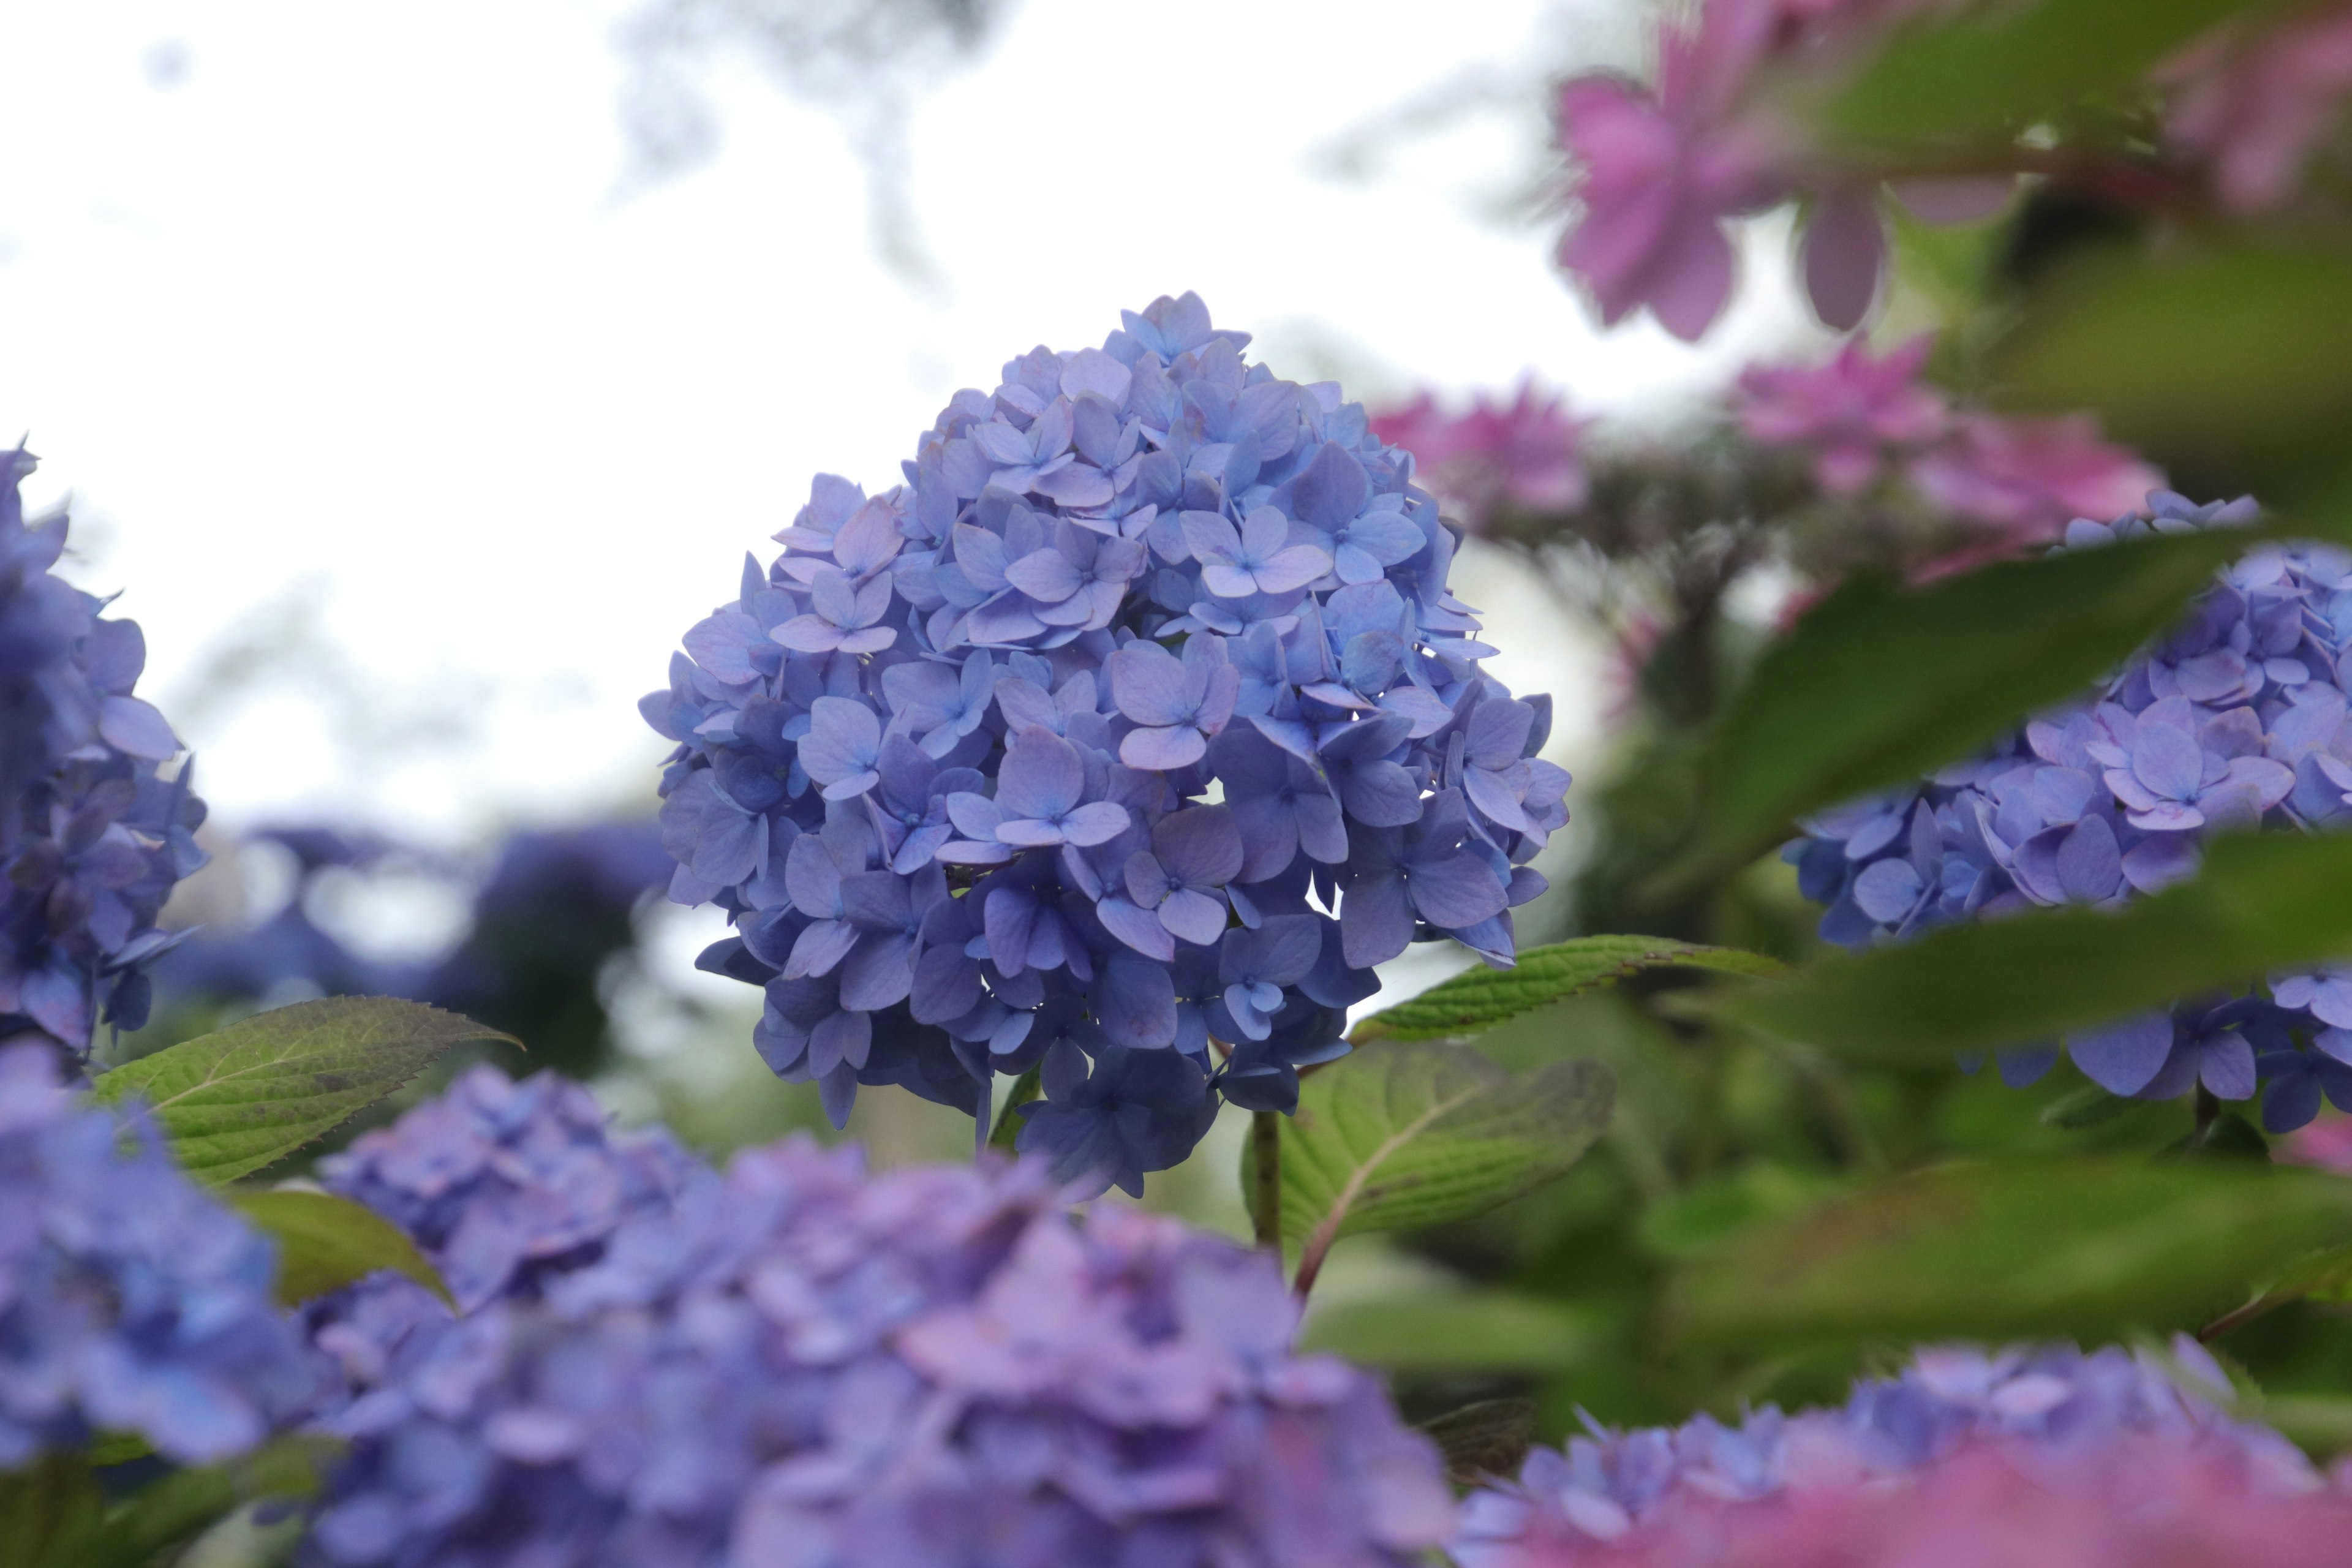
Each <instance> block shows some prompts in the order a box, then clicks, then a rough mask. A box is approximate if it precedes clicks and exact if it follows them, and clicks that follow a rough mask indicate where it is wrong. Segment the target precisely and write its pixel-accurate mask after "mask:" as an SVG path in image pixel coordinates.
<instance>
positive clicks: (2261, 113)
mask: <svg viewBox="0 0 2352 1568" xmlns="http://www.w3.org/2000/svg"><path fill="white" fill-rule="evenodd" d="M2158 79H2160V80H2162V81H2164V82H2166V83H2167V84H2168V85H2169V86H2171V87H2172V88H2173V89H2175V95H2174V97H2173V100H2172V104H2171V110H2170V112H2169V113H2168V115H2167V117H2166V121H2165V132H2166V137H2167V139H2168V142H2170V143H2171V145H2172V147H2173V149H2174V150H2175V151H2176V152H2178V153H2181V154H2182V155H2184V156H2187V157H2189V158H2193V159H2195V160H2197V161H2198V162H2200V163H2204V164H2205V165H2207V166H2208V168H2210V171H2211V174H2210V177H2211V181H2212V185H2213V191H2214V194H2215V195H2217V196H2218V197H2220V199H2221V203H2222V205H2225V206H2227V207H2230V208H2232V209H2234V210H2236V211H2239V212H2253V211H2258V210H2261V209H2264V208H2273V207H2278V206H2281V205H2284V204H2285V203H2286V202H2287V201H2288V200H2289V198H2291V197H2292V196H2293V195H2294V192H2295V187H2296V184H2297V183H2298V181H2299V180H2300V178H2301V176H2302V174H2304V171H2305V168H2306V167H2307V166H2308V165H2309V163H2310V162H2311V158H2312V155H2313V153H2315V151H2316V150H2317V149H2318V147H2319V145H2320V144H2321V142H2324V141H2325V140H2326V136H2327V134H2328V132H2331V131H2335V130H2337V129H2338V128H2340V127H2341V125H2342V124H2343V121H2344V107H2345V99H2346V95H2347V94H2352V5H2332V6H2322V7H2320V8H2318V9H2317V10H2315V11H2308V12H2305V14H2303V15H2302V16H2297V17H2295V18H2294V19H2293V20H2291V21H2289V22H2287V23H2285V24H2284V25H2283V26H2278V27H2276V28H2274V29H2273V30H2271V31H2269V32H2267V33H2264V32H2255V31H2252V30H2251V29H2248V28H2246V27H2243V26H2232V27H2228V28H2224V29H2223V30H2222V31H2221V32H2219V33H2216V34H2212V35H2210V36H2208V37H2205V38H2202V39H2200V40H2199V41H2198V43H2197V44H2196V45H2195V46H2193V47H2190V48H2189V50H2188V51H2186V52H2185V53H2183V54H2182V55H2181V56H2179V58H2177V59H2175V60H2173V61H2171V62H2170V63H2169V64H2168V65H2167V66H2166V67H2164V68H2162V69H2161V70H2160V71H2159V72H2158Z"/></svg>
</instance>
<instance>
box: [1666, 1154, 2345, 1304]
mask: <svg viewBox="0 0 2352 1568" xmlns="http://www.w3.org/2000/svg"><path fill="white" fill-rule="evenodd" d="M2346 1237H2352V1181H2347V1180H2345V1179H2344V1178H2342V1177H2340V1176H2331V1175H2322V1174H2318V1173H2308V1172H2302V1171H2291V1170H2276V1171H2273V1170H2270V1169H2268V1168H2266V1167H2262V1166H2255V1165H2252V1164H2248V1163H2241V1162H2236V1161H2163V1162H2156V1163H2146V1162H2117V1161H2098V1160H2066V1161H2032V1160H2018V1161H2011V1162H2006V1163H2000V1164H1983V1165H1949V1166H1944V1167H1940V1168H1937V1169H1934V1170H1927V1171H1921V1172H1916V1173H1912V1174H1909V1175H1906V1176H1902V1177H1898V1178H1896V1179H1895V1180H1893V1181H1890V1182H1886V1183H1885V1184H1880V1185H1878V1186H1875V1187H1873V1188H1870V1189H1868V1190H1866V1191H1864V1192H1860V1193H1856V1194H1853V1196H1851V1197H1846V1198H1841V1199H1836V1200H1833V1201H1832V1202H1829V1203H1826V1204H1824V1205H1822V1206H1820V1207H1818V1208H1816V1209H1813V1210H1811V1211H1810V1212H1808V1213H1806V1214H1803V1215H1798V1216H1795V1217H1792V1218H1790V1219H1787V1220H1782V1221H1778V1222H1775V1223H1772V1224H1769V1225H1765V1226H1759V1227H1756V1228H1755V1229H1752V1230H1748V1231H1745V1232H1742V1233H1741V1234H1740V1235H1739V1236H1738V1237H1736V1238H1735V1239H1734V1240H1733V1241H1732V1242H1730V1243H1729V1244H1728V1245H1727V1246H1726V1247H1724V1248H1723V1249H1721V1250H1720V1251H1717V1252H1716V1253H1713V1254H1711V1255H1709V1256H1707V1257H1706V1258H1702V1259H1697V1260H1694V1261H1692V1262H1690V1263H1687V1264H1685V1265H1684V1266H1683V1267H1682V1268H1680V1269H1678V1270H1677V1271H1676V1273H1675V1276H1674V1278H1673V1279H1672V1280H1671V1282H1670V1284H1669V1287H1668V1291H1667V1300H1666V1320H1667V1326H1668V1330H1669V1331H1670V1333H1671V1335H1672V1336H1673V1337H1674V1338H1675V1339H1677V1340H1679V1341H1681V1342H1685V1343H1694V1344H1719V1345H1733V1344H1736V1345H1739V1346H1742V1347H1754V1346H1757V1345H1759V1344H1764V1343H1769V1342H1805V1341H1829V1340H1834V1341H1839V1342H1854V1341H1884V1342H1888V1343H1908V1342H1913V1341H1917V1340H1927V1339H1935V1338H1937V1337H1939V1336H1944V1335H1954V1336H1961V1337H1966V1338H1971V1339H1990V1340H2000V1339H2005V1338H2010V1337H2012V1336H2015V1337H2025V1336H2038V1335H2044V1334H2074V1335H2080V1336H2084V1337H2112V1336H2113V1335H2115V1334H2116V1333H2117V1332H2119V1331H2123V1330H2126V1329H2129V1328H2135V1327H2137V1328H2147V1329H2154V1330H2160V1331H2162V1330H2175V1329H2194V1328H2196V1327H2198V1326H2199V1325H2200V1324H2201V1323H2205V1322H2207V1321H2210V1320H2211V1319H2212V1318H2213V1316H2214V1315H2215V1314H2216V1313H2217V1312H2218V1311H2220V1310H2226V1309H2227V1308H2229V1307H2231V1306H2233V1305H2235V1304H2237V1303H2238V1302H2241V1301H2242V1300H2245V1298H2246V1295H2247V1292H2248V1291H2249V1289H2251V1288H2252V1286H2253V1285H2254V1284H2255V1282H2257V1281H2259V1280H2261V1279H2265V1278H2272V1277H2275V1276H2276V1275H2277V1274H2278V1273H2279V1271H2280V1270H2281V1269H2282V1268H2285V1267H2288V1266H2290V1265H2291V1264H2292V1262H2293V1260H2294V1259H2296V1258H2301V1257H2304V1256H2307V1255H2308V1254H2309V1253H2310V1252H2311V1251H2312V1250H2313V1249H2314V1248H2316V1247H2326V1246H2328V1245H2330V1244H2332V1243H2336V1242H2339V1241H2342V1240H2343V1239H2345V1238H2346Z"/></svg>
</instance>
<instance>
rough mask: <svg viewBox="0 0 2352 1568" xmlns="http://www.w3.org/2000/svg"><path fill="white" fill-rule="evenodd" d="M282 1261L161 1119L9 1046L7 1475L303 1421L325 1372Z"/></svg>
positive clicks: (183, 1452) (1, 1361) (1, 1412)
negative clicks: (318, 1374) (309, 1345)
mask: <svg viewBox="0 0 2352 1568" xmlns="http://www.w3.org/2000/svg"><path fill="white" fill-rule="evenodd" d="M276 1272H277V1268H276V1258H275V1256H274V1253H273V1251H272V1248H271V1247H270V1244H269V1242H268V1239H267V1238H266V1237H262V1236H261V1235H260V1234H259V1233H257V1231H255V1230H254V1228H253V1227H252V1226H249V1225H247V1223H246V1222H245V1221H244V1220H243V1219H242V1218H240V1217H239V1216H238V1215H236V1214H235V1213H233V1212H231V1211H230V1210H229V1209H227V1208H226V1207H224V1206H223V1205H221V1204H220V1202H219V1201H218V1200H217V1199H215V1198H214V1197H213V1196H211V1195H210V1194H206V1193H205V1192H203V1191H202V1190H200V1189H199V1188H197V1187H196V1186H195V1185H194V1184H193V1183H191V1182H190V1181H189V1180H188V1179H187V1178H186V1177H185V1176H184V1175H183V1174H181V1173H180V1170H179V1167H178V1164H177V1163H176V1162H175V1161H174V1160H173V1157H172V1155H171V1153H170V1152H169V1151H168V1150H167V1149H166V1148H165V1147H164V1144H163V1140H162V1138H161V1137H160V1136H159V1135H158V1134H157V1131H156V1129H155V1127H154V1125H153V1124H152V1122H151V1121H148V1120H147V1119H146V1118H145V1117H143V1116H140V1115H131V1116H127V1117H126V1116H121V1115H118V1114H117V1113H116V1112H114V1111H113V1110H106V1109H100V1108H94V1107H90V1106H88V1105H85V1104H82V1103H80V1102H79V1100H78V1099H77V1097H76V1096H75V1095H74V1094H73V1093H72V1092H71V1091H70V1090H68V1089H67V1088H66V1087H65V1086H64V1085H63V1084H62V1083H61V1082H60V1081H59V1079H58V1067H57V1063H56V1061H55V1060H54V1058H53V1056H52V1053H51V1052H50V1051H48V1050H47V1049H46V1048H44V1047H38V1046H25V1045H20V1046H16V1047H10V1048H7V1049H5V1050H0V1472H4V1471H8V1470H14V1469H18V1468H23V1467H25V1466H26V1465H28V1464H29V1463H30V1462H31V1461H33V1460H34V1459H37V1458H39V1457H40V1456H41V1455H42V1454H43V1453H44V1452H47V1451H51V1450H59V1451H72V1450H76V1449H79V1448H83V1447H87V1446H88V1445H89V1443H90V1442H91V1441H92V1439H93V1438H94V1437H95V1436H98V1435H99V1434H100V1433H112V1434H121V1435H134V1436H139V1437H142V1438H144V1439H145V1440H146V1441H147V1442H148V1443H150V1444H152V1446H153V1447H154V1449H155V1451H156V1452H157V1453H159V1454H162V1455H164V1456H165V1457H167V1458H172V1459H175V1460H179V1461H182V1462H184V1463H203V1462H205V1461H209V1460H214V1459H219V1458H226V1457H227V1456H229V1455H231V1454H236V1453H241V1452H243V1451H245V1450H246V1449H248V1448H250V1447H253V1446H254V1445H255V1444H256V1443H257V1442H259V1441H260V1440H261V1438H262V1437H263V1436H266V1435H267V1434H268V1433H269V1432H270V1431H271V1430H273V1429H274V1428H276V1427H278V1426H280V1425H282V1424H284V1423H285V1422H286V1421H288V1420H289V1419H290V1418H291V1417H293V1416H294V1415H298V1414H299V1412H300V1411H301V1410H302V1408H303V1407H304V1405H305V1403H306V1402H307V1401H308V1400H309V1399H310V1396H311V1394H312V1390H313V1386H314V1380H313V1375H312V1370H311V1367H310V1363H309V1361H308V1360H307V1359H306V1357H305V1356H304V1355H303V1353H302V1351H301V1347H300V1344H299V1341H298V1340H297V1339H296V1337H295V1335H294V1333H293V1331H292V1330H291V1328H290V1327H289V1324H288V1323H287V1321H286V1320H285V1318H284V1317H283V1315H282V1314H281V1313H280V1312H279V1311H278V1307H277V1304H276V1303H275V1302H274V1301H273V1300H271V1299H270V1285H271V1282H272V1279H273V1278H274V1276H275V1274H276Z"/></svg>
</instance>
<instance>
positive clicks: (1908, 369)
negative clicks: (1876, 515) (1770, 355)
mask: <svg viewBox="0 0 2352 1568" xmlns="http://www.w3.org/2000/svg"><path fill="white" fill-rule="evenodd" d="M1931 346H1932V342H1931V340H1929V339H1928V338H1926V337H1919V338H1914V339H1913V340H1911V341H1910V342H1907V343H1905V344H1903V345H1902V346H1901V347H1899V348H1895V349H1893V350H1890V351H1889V352H1887V353H1885V354H1881V355H1874V354H1873V353H1871V352H1870V350H1869V348H1868V347H1867V346H1866V345H1865V344H1864V343H1863V342H1860V341H1859V340H1856V341H1854V342H1848V343H1847V344H1846V345H1845V346H1844V347H1843V349H1841V350H1840V351H1839V352H1838V353H1837V354H1836V356H1835V357H1834V358H1832V359H1830V360H1828V361H1826V362H1825V363H1820V364H1814V365H1772V366H1758V367H1755V368H1753V369H1751V370H1749V371H1748V372H1747V373H1746V374H1743V375H1742V376H1741V377H1740V378H1739V389H1738V403H1737V416H1738V421H1739V425H1740V428H1741V429H1743V430H1744V431H1746V432H1747V434H1748V438H1749V439H1751V440H1754V441H1757V442H1759V443H1761V444H1763V445H1765V446H1768V447H1797V448H1801V449H1804V450H1807V451H1809V452H1810V453H1811V456H1812V459H1813V477H1814V479H1815V480H1816V481H1817V482H1818V483H1819V484H1820V485H1821V487H1822V489H1824V490H1827V491H1828V492H1829V493H1831V494H1832V495H1837V496H1845V495H1853V494H1855V493H1857V492H1859V491H1861V490H1864V489H1867V488H1868V487H1870V486H1871V485H1873V484H1875V483H1877V482H1878V481H1879V480H1880V479H1885V478H1887V477H1888V476H1890V475H1900V477H1901V478H1902V479H1904V480H1905V481H1906V483H1908V484H1909V485H1910V486H1911V488H1912V489H1915V490H1916V491H1917V493H1918V494H1919V496H1920V497H1921V498H1922V499H1923V500H1926V501H1927V503H1928V504H1929V505H1930V506H1932V507H1934V508H1935V509H1936V510H1938V511H1941V512H1943V513H1945V514H1946V515H1948V516H1949V517H1951V518H1953V519H1954V520H1956V521H1962V522H1967V523H1971V524H1974V525H1977V526H1978V527H1980V528H1982V529H1985V530H1987V531H1988V532H1989V534H1990V538H1991V540H1992V541H1993V542H1996V543H1997V544H1998V545H1999V546H2000V547H2001V548H2003V549H2008V548H2014V547H2016V546H2019V545H2024V544H2031V543H2041V542H2049V541H2052V540H2054V539H2056V538H2057V537H2058V534H2059V532H2060V531H2062V530H2063V528H2064V527H2065V526H2066V524H2067V522H2068V521H2070V520H2072V519H2074V518H2077V517H2113V516H2117V515H2120V514H2123V513H2126V512H2131V511H2135V510H2137V509H2138V507H2139V504H2140V498H2141V497H2143V496H2145V495H2146V494H2147V492H2148V491H2149V490H2151V489H2158V488H2160V487H2161V486H2162V485H2163V482H2164V476H2163V475H2162V473H2161V472H2160V471H2158V469H2156V468H2152V467H2150V466H2149V465H2148V464H2147V463H2145V462H2143V461H2141V460H2140V459H2139V458H2137V457H2136V456H2134V455H2133V454H2132V453H2130V452H2128V451H2126V450H2125V449H2123V448H2122V447H2115V446H2111V445H2109V444H2108V443H2107V442H2105V441H2102V440H2101V439H2099V435H2098V427H2097V426H2096V425H2095V423H2094V422H2093V421H2092V420H2091V419H2090V418H2088V417H2087V416H2068V417H2064V418H2056V419H2009V418H2002V417H2000V416H1997V415H1992V414H1985V413H1978V412H1965V411H1958V410H1955V409H1954V408H1953V407H1952V406H1951V405H1950V403H1949V402H1948V400H1947V399H1946V397H1945V396H1944V395H1943V394H1942V393H1941V392H1939V391H1937V389H1936V388H1934V387H1933V386H1930V385H1927V384H1924V383H1923V382H1921V381H1920V379H1919V371H1920V367H1921V366H1922V365H1923V364H1925V363H1926V362H1927V353H1928V350H1929V348H1930V347H1931Z"/></svg>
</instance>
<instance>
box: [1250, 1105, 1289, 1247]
mask: <svg viewBox="0 0 2352 1568" xmlns="http://www.w3.org/2000/svg"><path fill="white" fill-rule="evenodd" d="M1250 1153H1251V1155H1252V1157H1253V1163H1254V1164H1255V1173H1256V1180H1255V1183H1254V1184H1253V1185H1254V1190H1253V1191H1252V1192H1251V1193H1250V1194H1249V1200H1250V1219H1251V1221H1252V1222H1253V1223H1254V1224H1255V1226H1256V1228H1257V1244H1258V1245H1259V1246H1260V1247H1265V1248H1266V1249H1267V1250H1268V1251H1270V1252H1272V1253H1274V1254H1275V1256H1276V1257H1277V1258H1278V1257H1280V1256H1281V1255H1282V1113H1281V1112H1279V1111H1276V1110H1253V1111H1251V1112H1250Z"/></svg>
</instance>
